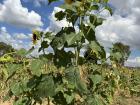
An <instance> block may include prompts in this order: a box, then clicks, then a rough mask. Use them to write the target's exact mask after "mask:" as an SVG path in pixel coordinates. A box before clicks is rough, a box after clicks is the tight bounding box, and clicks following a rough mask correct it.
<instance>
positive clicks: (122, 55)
mask: <svg viewBox="0 0 140 105" xmlns="http://www.w3.org/2000/svg"><path fill="white" fill-rule="evenodd" d="M130 53H131V51H130V47H129V46H128V45H124V44H122V43H115V44H113V48H111V52H110V59H111V61H113V62H115V63H118V64H121V65H124V62H125V61H126V60H127V59H128V57H129V55H130Z"/></svg>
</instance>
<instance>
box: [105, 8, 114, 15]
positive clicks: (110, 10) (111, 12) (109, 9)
mask: <svg viewBox="0 0 140 105" xmlns="http://www.w3.org/2000/svg"><path fill="white" fill-rule="evenodd" d="M105 9H106V10H108V11H109V12H110V15H113V11H112V8H111V7H110V6H106V7H105Z"/></svg>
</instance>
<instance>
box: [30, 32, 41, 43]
mask: <svg viewBox="0 0 140 105" xmlns="http://www.w3.org/2000/svg"><path fill="white" fill-rule="evenodd" d="M38 35H39V32H38V31H35V30H34V31H33V35H32V41H33V44H36V43H37V40H39V36H38Z"/></svg>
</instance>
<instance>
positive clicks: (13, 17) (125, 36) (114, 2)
mask: <svg viewBox="0 0 140 105" xmlns="http://www.w3.org/2000/svg"><path fill="white" fill-rule="evenodd" d="M109 3H110V5H111V6H112V7H113V8H114V14H113V16H110V15H109V13H108V11H103V12H102V13H101V14H100V15H101V16H103V17H105V18H107V20H106V21H105V22H104V23H103V25H102V26H100V27H98V28H97V29H96V36H97V38H98V40H99V41H100V42H101V44H103V45H104V46H105V47H111V45H112V43H115V42H118V41H119V42H122V43H125V44H128V45H129V46H130V47H131V49H132V53H131V56H130V58H129V60H128V61H127V63H126V65H130V66H140V35H139V33H140V30H139V29H140V0H110V2H109ZM60 4H62V1H61V2H55V3H52V4H51V5H47V0H0V41H3V42H5V43H7V44H11V45H12V46H13V47H14V48H17V49H19V48H22V47H24V48H26V49H29V48H30V47H31V46H32V44H31V30H32V29H38V28H39V29H42V30H50V29H52V30H57V29H60V28H61V27H62V26H67V22H66V21H61V22H56V21H55V18H54V12H56V11H59V10H60V8H57V7H58V6H59V5H60ZM50 22H51V24H50Z"/></svg>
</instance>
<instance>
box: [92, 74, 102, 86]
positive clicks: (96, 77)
mask: <svg viewBox="0 0 140 105" xmlns="http://www.w3.org/2000/svg"><path fill="white" fill-rule="evenodd" d="M90 79H91V80H92V82H93V84H94V88H96V85H97V84H100V83H101V82H102V80H103V78H102V76H101V75H99V74H96V75H91V76H90Z"/></svg>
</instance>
